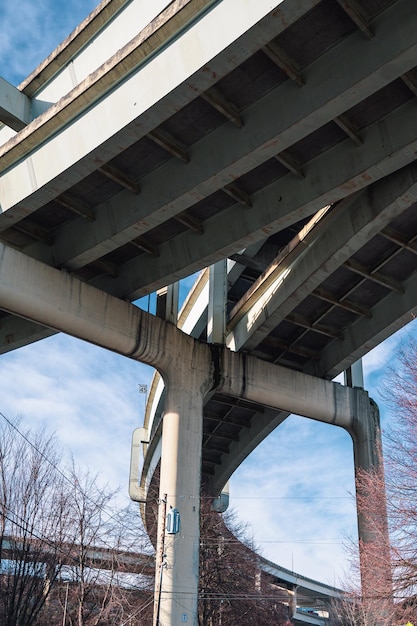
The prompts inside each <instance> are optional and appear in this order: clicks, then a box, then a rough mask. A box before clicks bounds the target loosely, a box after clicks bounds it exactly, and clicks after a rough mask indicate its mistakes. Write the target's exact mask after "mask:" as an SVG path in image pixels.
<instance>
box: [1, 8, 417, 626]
mask: <svg viewBox="0 0 417 626" xmlns="http://www.w3.org/2000/svg"><path fill="white" fill-rule="evenodd" d="M416 26H417V11H416V8H415V3H414V2H413V1H411V0H396V1H394V0H382V1H381V0H379V1H378V2H376V1H375V0H361V1H360V2H352V0H297V1H296V2H294V1H290V0H284V1H283V2H278V0H275V1H273V0H256V2H255V1H252V2H251V1H248V2H245V4H244V8H242V3H241V1H240V0H239V1H238V0H216V1H213V0H211V1H209V0H176V1H174V2H169V1H163V0H158V1H157V2H154V3H152V7H151V8H150V7H147V9H146V11H145V10H144V9H143V7H142V6H141V3H140V2H139V0H132V1H129V2H123V1H122V0H108V1H106V0H105V1H104V2H102V3H101V4H100V5H99V6H98V7H97V9H96V10H95V11H94V12H93V13H92V14H91V16H89V17H88V18H87V19H86V21H85V22H84V23H83V24H81V25H80V26H79V27H78V28H77V29H76V31H74V33H73V34H72V35H70V37H69V38H68V39H67V40H66V41H65V42H64V43H63V44H62V45H61V46H59V47H58V48H57V50H55V51H54V52H53V53H52V54H51V56H50V57H49V58H48V59H47V60H46V61H45V62H44V63H43V64H41V66H39V67H38V68H37V69H36V70H35V71H34V72H33V73H32V74H31V76H29V77H28V79H26V80H25V81H24V82H23V83H22V84H21V85H20V86H19V88H18V89H16V88H15V87H13V86H11V85H8V84H7V83H5V82H4V81H2V82H1V84H0V116H1V119H2V120H3V122H4V124H5V125H4V126H3V127H1V128H0V209H1V213H0V240H1V243H0V308H1V310H2V312H1V313H0V350H1V351H2V352H6V351H8V350H11V349H15V348H18V347H19V346H22V345H25V344H27V343H29V342H32V341H36V340H38V339H41V338H43V337H46V336H48V335H49V334H51V333H53V332H56V331H63V332H67V333H70V334H73V335H75V336H78V337H81V338H83V339H86V340H88V341H92V342H94V343H97V344H99V345H103V346H104V347H107V348H109V349H112V350H115V351H118V352H120V353H121V354H125V355H126V356H129V357H131V358H136V359H138V360H142V361H144V362H147V363H149V364H151V365H154V366H155V367H157V368H158V369H159V371H161V372H162V374H163V375H164V376H165V379H166V380H168V381H169V380H171V382H172V380H173V379H174V378H175V376H177V374H178V375H179V373H178V372H179V370H180V369H181V368H183V371H182V375H183V376H184V377H185V376H186V372H187V371H190V368H191V369H192V371H193V372H194V374H195V376H197V373H198V372H202V371H203V370H204V371H205V372H206V374H207V376H208V377H207V378H204V377H203V378H204V380H203V381H202V380H200V379H198V381H196V380H194V381H192V382H193V385H191V387H192V388H189V387H187V389H184V387H183V388H182V392H183V396H187V397H188V396H190V397H191V396H192V395H193V393H194V390H195V388H196V382H198V385H200V387H201V390H202V394H203V395H204V410H203V409H202V408H201V409H200V408H198V406H197V405H193V403H192V402H191V401H190V404H189V405H187V406H188V408H187V409H186V411H188V412H191V413H192V412H193V411H194V413H195V415H196V414H199V413H200V411H203V413H204V416H205V418H204V422H202V424H201V428H202V430H201V436H202V438H203V443H204V446H203V451H202V453H201V451H200V448H199V445H197V444H196V442H195V441H194V443H192V442H190V441H189V440H186V443H187V446H190V448H189V450H190V454H191V456H192V457H193V458H195V463H196V467H197V466H198V467H199V459H200V458H202V470H203V478H204V480H205V481H206V482H207V483H208V484H209V485H210V488H211V490H212V492H213V494H216V493H218V492H219V490H220V489H221V488H222V487H223V484H224V481H225V480H226V479H227V476H228V474H230V473H231V472H232V471H233V469H234V467H236V466H237V465H238V464H239V463H240V462H241V460H242V459H243V458H244V456H245V455H246V454H247V452H248V450H249V449H250V446H251V445H253V444H254V443H256V442H257V441H260V440H261V438H262V437H264V436H265V435H266V434H267V432H269V431H270V430H271V429H272V428H273V427H275V426H276V425H277V424H278V423H279V422H280V421H282V419H284V418H285V416H286V415H287V414H288V412H289V411H294V412H300V413H301V414H306V415H310V417H315V418H316V419H322V418H324V415H325V414H326V412H327V416H326V417H325V419H326V420H328V421H333V422H335V423H339V424H340V425H343V426H344V427H346V428H348V429H350V431H351V433H353V435H354V439H355V438H356V445H360V443H361V437H359V436H358V432H357V431H356V430H355V428H356V426H355V428H353V426H352V424H353V422H352V419H353V417H355V419H356V418H357V407H358V406H359V405H360V406H362V407H368V409H369V410H370V412H371V413H372V414H373V409H372V407H371V408H369V407H370V405H369V400H367V398H366V394H364V393H363V392H362V395H361V393H359V392H355V391H354V390H348V389H339V391H335V390H336V389H337V387H336V386H333V385H332V383H330V382H327V381H328V380H329V379H331V378H332V377H334V376H335V375H336V374H338V373H340V372H341V371H344V370H346V369H347V368H349V367H350V366H351V365H352V364H353V363H354V362H355V361H357V360H358V359H359V358H360V357H361V356H362V355H364V354H365V353H366V352H367V351H368V350H369V349H370V348H372V347H374V346H375V345H377V344H378V343H380V342H381V341H382V340H384V339H385V338H386V337H388V336H389V335H390V334H391V333H392V332H394V331H395V330H397V329H398V328H400V327H401V326H403V325H404V324H406V323H407V322H408V321H409V320H411V319H412V316H413V314H414V311H415V309H416V305H417V289H416V288H415V287H416V284H415V283H416V272H415V270H416V263H417V256H416V252H417V246H416V243H415V240H416V236H417V208H416V174H417V170H416V164H415V155H416V147H417V125H416V115H415V106H416V100H415V98H416V94H417V82H416V81H417V73H416V63H415V60H416V58H417V57H416V51H417V28H416ZM317 212H320V213H317ZM314 215H317V218H316V220H315V221H313V222H311V221H310V220H311V218H312V216H314ZM226 258H227V259H229V260H230V261H231V262H233V267H231V268H230V269H231V272H232V273H231V274H229V283H230V284H229V285H228V288H227V289H224V290H223V294H225V295H224V299H223V304H224V306H223V310H224V311H225V312H226V314H227V316H226V319H225V323H224V325H223V326H222V323H220V328H221V330H220V333H221V338H220V339H219V336H218V335H216V336H210V333H207V325H206V323H205V321H204V315H203V317H201V320H203V321H202V322H200V324H199V325H197V326H196V328H197V329H198V330H196V331H195V335H196V336H195V339H194V341H188V340H186V339H185V338H183V337H182V335H181V333H179V332H175V331H176V329H175V328H174V327H173V325H172V324H169V323H166V322H165V321H164V320H160V319H159V320H157V319H155V318H151V317H150V316H147V315H146V314H144V313H140V312H139V311H138V310H137V309H136V307H131V306H130V305H129V304H128V303H130V302H134V301H135V300H136V299H137V298H139V297H141V296H143V295H147V294H149V293H151V292H154V291H155V290H157V289H160V288H163V287H165V286H166V285H171V284H174V283H175V282H177V281H178V280H180V279H181V278H185V277H186V276H188V275H190V274H192V273H194V272H195V271H197V270H200V269H202V268H204V267H207V266H212V265H216V266H217V267H220V266H221V264H222V262H223V261H224V259H226ZM220 275H221V274H220ZM223 276H225V274H224V273H223ZM211 300H212V302H213V304H214V303H215V302H219V300H218V299H217V297H216V298H215V297H214V296H213V297H212V298H211ZM220 317H221V316H220V314H219V313H217V314H216V315H215V318H216V319H217V320H219V319H220ZM216 328H217V322H216ZM216 332H217V331H216ZM207 340H208V341H209V342H211V343H206V341H207ZM223 343H225V344H226V346H227V347H228V348H229V349H230V351H229V350H224V349H223V348H222V347H221V346H222V344H223ZM162 346H163V347H162ZM197 346H198V347H197ZM164 350H165V352H166V353H165V354H161V352H163V351H164ZM234 351H236V352H237V353H238V354H239V355H241V356H239V357H238V359H235V357H233V356H232V355H233V354H234ZM178 355H181V358H179V356H178ZM173 363H175V365H178V366H181V368H180V367H177V372H175V373H174V372H173V371H172V369H173ZM207 363H210V367H209V366H208V365H207ZM187 368H188V369H187ZM205 368H208V369H205ZM208 371H209V372H210V374H208V373H207V372H208ZM248 372H250V375H249V376H248ZM174 374H175V376H174ZM194 374H193V375H194ZM264 375H265V376H266V378H267V379H268V381H269V382H268V385H266V388H264V387H262V386H260V385H259V384H258V383H259V377H260V376H264ZM250 376H252V379H251V378H250ZM181 380H182V381H183V382H184V378H183V379H181ZM272 380H275V381H276V380H280V384H282V385H283V386H284V387H285V393H284V391H283V390H282V389H281V396H280V397H277V396H274V397H272V396H273V394H272V384H273V383H272V382H271V381H272ZM283 380H286V381H287V382H286V383H283V382H282V381H283ZM296 381H298V382H296ZM306 381H309V382H308V384H307V383H306ZM177 382H178V380H176V383H177ZM310 383H311V385H312V387H311V389H314V393H313V395H314V396H315V394H316V393H317V396H315V397H317V398H318V399H319V400H318V406H317V408H315V409H314V411H313V412H314V415H311V414H310V413H309V412H308V411H309V410H310V409H308V410H307V407H306V404H307V401H306V396H305V390H306V389H308V388H310V387H309V385H310ZM198 385H197V386H198ZM275 386H276V382H275ZM232 387H233V389H232ZM256 389H258V392H256ZM303 390H304V391H303ZM267 393H268V394H269V395H267ZM322 393H323V395H320V394H322ZM284 395H285V396H286V397H285V398H284V397H283V396H284ZM261 396H263V397H261ZM331 396H332V397H333V400H332V402H331V403H330V404H327V402H328V400H327V399H328V398H330V397H331ZM231 397H233V398H234V400H230V398H231ZM320 398H321V399H322V400H320ZM325 398H326V400H325ZM321 401H322V402H324V404H325V405H326V406H323V407H322V411H321V410H320V408H319V405H320V402H321ZM172 402H173V405H175V406H177V407H178V406H180V407H181V405H182V403H183V399H182V398H181V397H179V395H178V394H177V395H176V397H175V399H174V400H173V401H172ZM329 402H330V400H329ZM197 404H198V403H197ZM265 405H266V406H265ZM368 405H369V406H368ZM354 406H355V407H356V409H355V410H353V407H354ZM368 409H366V410H365V413H366V412H367V410H368ZM181 410H184V407H182V409H181ZM175 411H176V410H174V413H175ZM338 411H339V413H338ZM180 413H181V411H180ZM321 413H322V414H321ZM167 414H169V415H170V414H171V413H170V410H169V409H167V408H165V415H167ZM175 414H176V413H175ZM373 419H374V418H372V419H370V421H371V422H372V420H373ZM164 421H165V422H167V423H169V422H170V419H168V418H167V419H165V418H164ZM193 424H194V422H193ZM352 429H353V430H352ZM155 432H156V431H155ZM190 432H191V431H190ZM195 434H196V433H194V435H195ZM197 440H198V436H197ZM177 443H178V442H177ZM362 443H363V441H362ZM368 444H369V441H368V443H367V444H366V445H364V446H363V450H362V452H361V454H363V455H365V456H366V458H367V461H368V462H369V461H370V458H371V457H372V450H371V448H372V446H371V448H370V447H369V445H368ZM174 448H175V446H174ZM194 452H195V454H194ZM356 453H358V450H356ZM201 454H202V457H201ZM359 456H360V454H359ZM180 473H181V472H180ZM183 478H184V480H185V479H186V477H185V476H183ZM172 480H174V478H173V479H172ZM175 480H176V479H175ZM178 480H180V479H179V478H178ZM181 480H182V478H181ZM197 482H198V486H197V483H196V485H194V486H193V487H192V489H191V491H193V490H196V489H199V484H200V473H199V472H198V481H197ZM182 488H184V487H181V489H182ZM188 488H189V486H187V490H188ZM161 489H162V493H164V489H168V486H167V485H165V486H162V487H161ZM171 489H173V490H174V492H175V493H180V492H181V491H179V492H178V489H180V487H179V486H178V484H176V485H172V484H171V485H170V486H169V489H168V493H169V494H171V491H170V490H171ZM187 493H188V491H187ZM193 493H194V491H193ZM196 493H197V492H196ZM195 496H196V494H194V495H193V497H195ZM194 530H195V529H194ZM193 532H194V531H193ZM190 550H192V549H191V548H190ZM185 552H186V550H184V553H185ZM193 558H194V557H193ZM190 611H191V613H192V611H193V609H192V608H191V609H190ZM179 617H180V614H178V615H177V618H179ZM172 623H176V622H172Z"/></svg>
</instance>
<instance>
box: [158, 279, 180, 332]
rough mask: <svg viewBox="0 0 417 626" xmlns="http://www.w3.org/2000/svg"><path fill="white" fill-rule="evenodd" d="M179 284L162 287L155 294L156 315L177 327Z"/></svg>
mask: <svg viewBox="0 0 417 626" xmlns="http://www.w3.org/2000/svg"><path fill="white" fill-rule="evenodd" d="M178 295H179V283H173V284H172V285H168V286H167V287H162V288H161V289H158V291H157V292H156V314H157V316H158V317H160V318H161V319H163V320H166V321H167V322H170V323H171V324H175V326H176V325H177V321H178Z"/></svg>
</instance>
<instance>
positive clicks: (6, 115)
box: [0, 76, 30, 131]
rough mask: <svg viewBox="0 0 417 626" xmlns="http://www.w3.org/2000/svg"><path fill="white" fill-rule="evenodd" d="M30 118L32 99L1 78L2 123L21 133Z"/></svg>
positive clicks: (0, 115) (0, 106)
mask: <svg viewBox="0 0 417 626" xmlns="http://www.w3.org/2000/svg"><path fill="white" fill-rule="evenodd" d="M29 116H30V99H29V98H28V97H27V96H25V94H24V93H22V92H21V91H20V90H19V89H17V88H16V87H14V86H13V85H11V84H10V83H8V82H7V80H4V78H1V76H0V122H3V124H6V126H9V127H10V128H13V130H16V131H19V130H21V129H22V128H24V127H25V126H26V124H27V123H28V121H29Z"/></svg>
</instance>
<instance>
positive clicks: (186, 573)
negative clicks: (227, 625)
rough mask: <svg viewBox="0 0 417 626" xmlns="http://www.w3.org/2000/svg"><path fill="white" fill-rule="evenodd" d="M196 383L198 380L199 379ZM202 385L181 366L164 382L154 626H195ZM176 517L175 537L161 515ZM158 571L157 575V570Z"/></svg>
mask: <svg viewBox="0 0 417 626" xmlns="http://www.w3.org/2000/svg"><path fill="white" fill-rule="evenodd" d="M199 379H200V380H199ZM203 396H204V394H203V385H202V384H201V376H200V374H199V373H196V371H195V370H194V371H193V370H192V369H191V370H190V369H189V368H186V367H185V368H183V369H182V370H180V371H175V372H173V373H172V375H171V376H168V379H167V380H166V399H165V412H164V417H163V430H162V455H161V472H160V492H159V493H160V500H159V515H158V543H157V563H156V579H155V581H156V585H155V587H156V591H155V612H154V622H153V623H154V626H160V625H161V626H171V625H173V624H182V623H184V622H186V623H188V624H190V625H192V626H197V594H198V571H199V544H200V486H201V455H202V433H203ZM171 508H172V509H177V510H178V511H179V515H180V529H179V532H178V533H177V534H168V533H167V532H166V529H165V516H166V514H168V512H169V511H170V510H171ZM161 568H162V572H161Z"/></svg>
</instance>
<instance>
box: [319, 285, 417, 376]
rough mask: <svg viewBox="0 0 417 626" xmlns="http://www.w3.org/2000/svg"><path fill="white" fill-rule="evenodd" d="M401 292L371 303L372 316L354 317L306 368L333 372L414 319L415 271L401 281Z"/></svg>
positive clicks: (416, 306)
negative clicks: (346, 327) (337, 338)
mask: <svg viewBox="0 0 417 626" xmlns="http://www.w3.org/2000/svg"><path fill="white" fill-rule="evenodd" d="M401 284H402V286H403V288H404V293H402V294H399V293H396V292H390V293H389V294H388V295H387V296H386V297H385V298H384V299H383V300H381V301H380V302H378V304H376V305H375V306H374V307H372V320H368V319H365V318H363V317H360V318H358V319H357V320H356V321H355V322H354V323H353V324H352V325H351V326H350V327H349V328H348V329H347V330H346V332H345V334H344V337H343V339H340V340H338V341H332V342H331V343H330V344H329V345H328V346H326V347H325V348H324V350H322V352H321V355H320V359H319V360H318V361H317V362H316V363H314V364H311V365H310V366H309V367H308V368H307V371H308V372H309V373H310V374H313V375H315V376H323V375H326V376H328V377H329V378H332V377H334V376H336V375H337V374H338V373H340V372H341V371H343V370H345V369H347V368H348V367H350V365H352V363H354V362H355V361H357V360H358V359H360V358H361V357H363V356H364V355H365V354H367V353H368V352H369V351H370V350H372V348H375V347H376V346H378V345H379V344H380V343H382V342H383V341H385V339H387V338H388V337H390V336H391V335H393V334H394V333H395V332H396V331H397V330H400V328H403V327H404V326H405V325H406V324H408V323H409V322H411V321H413V320H415V319H416V316H417V275H416V274H413V275H412V276H410V278H408V280H405V281H403V282H402V283H401Z"/></svg>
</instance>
